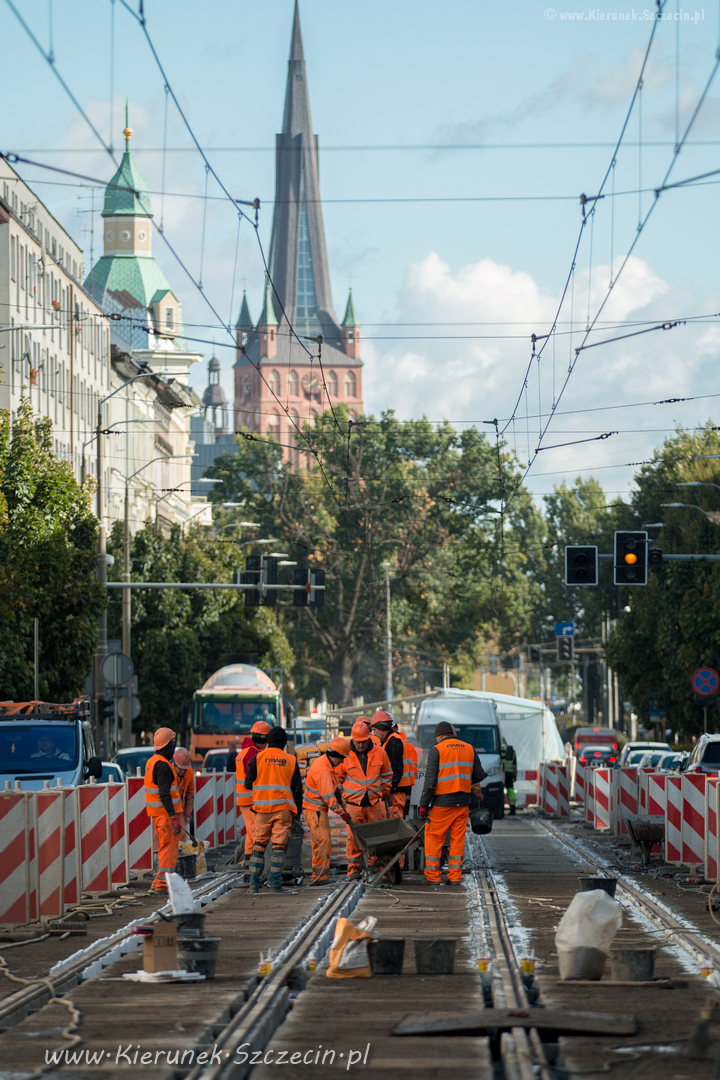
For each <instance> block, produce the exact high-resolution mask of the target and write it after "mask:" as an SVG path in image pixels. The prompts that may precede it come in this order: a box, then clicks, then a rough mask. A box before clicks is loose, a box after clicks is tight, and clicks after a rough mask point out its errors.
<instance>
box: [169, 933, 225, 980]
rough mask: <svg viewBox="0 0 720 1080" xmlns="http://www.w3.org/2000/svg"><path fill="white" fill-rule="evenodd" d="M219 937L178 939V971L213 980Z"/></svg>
mask: <svg viewBox="0 0 720 1080" xmlns="http://www.w3.org/2000/svg"><path fill="white" fill-rule="evenodd" d="M221 940H222V939H221V938H219V937H178V939H177V963H178V968H179V969H180V971H196V972H197V973H198V974H199V975H204V976H205V978H206V979H214V978H215V966H216V964H217V957H218V946H219V945H220V941H221Z"/></svg>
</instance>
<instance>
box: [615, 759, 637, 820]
mask: <svg viewBox="0 0 720 1080" xmlns="http://www.w3.org/2000/svg"><path fill="white" fill-rule="evenodd" d="M613 782H614V791H613V797H614V815H613V819H614V832H615V835H616V836H627V835H628V829H627V825H626V824H625V818H628V817H637V813H638V771H637V769H632V768H627V767H624V768H622V769H614V770H613Z"/></svg>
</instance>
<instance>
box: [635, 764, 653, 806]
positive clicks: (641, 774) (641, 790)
mask: <svg viewBox="0 0 720 1080" xmlns="http://www.w3.org/2000/svg"><path fill="white" fill-rule="evenodd" d="M653 772H654V769H647V768H646V769H638V771H637V783H638V812H639V813H640V814H647V812H648V809H647V779H648V776H651V775H652V774H653Z"/></svg>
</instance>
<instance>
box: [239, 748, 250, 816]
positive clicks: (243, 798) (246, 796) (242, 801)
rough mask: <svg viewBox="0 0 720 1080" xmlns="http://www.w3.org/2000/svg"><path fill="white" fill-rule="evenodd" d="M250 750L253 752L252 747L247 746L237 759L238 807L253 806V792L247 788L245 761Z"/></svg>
mask: <svg viewBox="0 0 720 1080" xmlns="http://www.w3.org/2000/svg"><path fill="white" fill-rule="evenodd" d="M248 750H252V747H251V746H246V747H245V749H244V750H240V751H238V755H237V757H236V758H235V794H236V796H237V804H238V806H252V801H253V797H252V791H248V789H247V788H246V787H245V773H246V772H247V769H246V768H245V759H246V757H247V755H248Z"/></svg>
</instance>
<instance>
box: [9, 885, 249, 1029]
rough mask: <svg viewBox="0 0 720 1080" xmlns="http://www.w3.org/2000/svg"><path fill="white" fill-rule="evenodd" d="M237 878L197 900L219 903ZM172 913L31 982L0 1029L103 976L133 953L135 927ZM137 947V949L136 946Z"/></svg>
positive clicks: (203, 890)
mask: <svg viewBox="0 0 720 1080" xmlns="http://www.w3.org/2000/svg"><path fill="white" fill-rule="evenodd" d="M237 877H238V875H237V873H235V872H233V873H228V874H217V875H215V877H214V878H213V880H212V881H210V882H207V883H206V884H204V885H203V886H201V887H200V888H199V889H196V890H195V891H194V892H193V897H194V898H195V899H196V900H203V899H204V898H206V897H207V896H208V894H210V895H211V896H212V898H213V899H215V898H216V897H217V896H219V895H222V894H223V893H225V892H227V891H228V890H229V889H230V888H232V883H233V882H234V881H235V880H237ZM208 902H211V901H208ZM170 913H171V911H170V904H169V903H168V904H165V905H164V906H163V907H162V908H160V909H159V910H158V911H156V912H153V913H152V914H151V915H148V916H143V917H142V918H141V919H133V920H132V922H129V923H127V924H126V925H125V926H123V927H121V929H119V930H116V931H115V933H113V934H110V935H109V936H108V937H105V938H100V940H99V941H96V942H95V943H94V944H93V945H90V946H88V948H86V949H82V950H80V951H79V952H76V953H73V955H72V956H69V957H67V958H66V959H65V960H62V961H60V962H59V963H58V964H55V965H54V966H53V967H52V968H50V970H49V971H48V972H46V974H45V975H37V976H34V977H33V979H31V980H28V985H27V986H24V987H23V988H22V989H21V990H17V991H16V992H15V993H14V994H9V995H8V996H7V997H6V998H3V999H2V1000H0V1028H2V1029H7V1028H9V1027H13V1026H14V1025H15V1024H18V1023H20V1022H21V1021H22V1020H24V1019H25V1017H26V1016H27V1014H28V1012H29V1011H30V1010H31V1009H37V1008H41V1007H42V1006H43V1005H45V1004H46V1003H47V1002H48V1001H49V1000H50V999H51V998H52V997H53V995H58V994H59V993H60V992H62V991H63V990H66V989H68V988H69V987H71V986H75V985H77V983H78V982H81V981H84V980H85V979H89V978H94V977H95V976H97V975H99V974H100V972H101V971H102V969H103V967H107V966H108V964H109V963H113V962H114V961H115V960H117V959H119V958H120V956H122V955H123V954H124V953H125V952H129V951H130V950H129V949H127V948H124V947H123V946H125V945H126V944H128V942H129V939H131V938H134V937H135V927H136V925H137V924H138V922H144V923H148V922H158V921H159V920H160V919H161V918H162V917H163V915H165V916H168V915H170ZM137 940H138V941H139V940H140V939H137ZM133 947H135V945H134V942H133ZM103 961H104V962H103Z"/></svg>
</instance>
